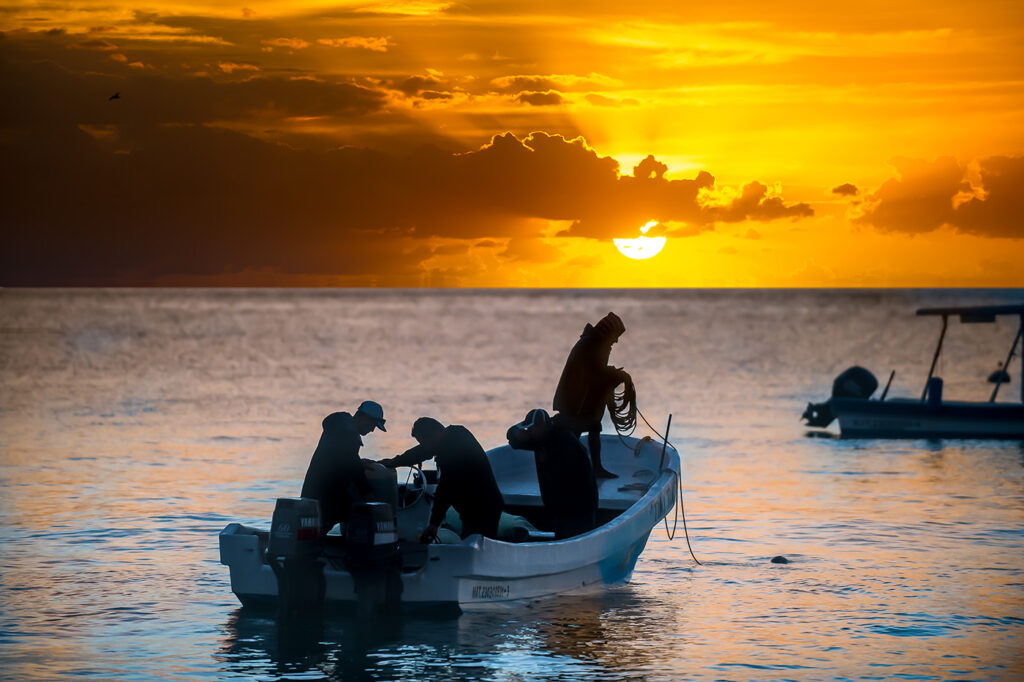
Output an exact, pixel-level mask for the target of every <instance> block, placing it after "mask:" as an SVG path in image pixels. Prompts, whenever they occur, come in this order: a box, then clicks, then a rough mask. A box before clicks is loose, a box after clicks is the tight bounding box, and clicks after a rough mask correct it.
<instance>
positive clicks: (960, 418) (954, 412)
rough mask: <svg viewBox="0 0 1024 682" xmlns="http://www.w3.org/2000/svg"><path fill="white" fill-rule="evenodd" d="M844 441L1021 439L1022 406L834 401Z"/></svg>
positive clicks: (833, 405)
mask: <svg viewBox="0 0 1024 682" xmlns="http://www.w3.org/2000/svg"><path fill="white" fill-rule="evenodd" d="M832 412H833V413H834V414H835V416H836V418H837V419H838V420H839V430H840V433H841V435H842V436H843V437H844V438H984V439H1005V440H1018V439H1024V405H1016V404H1007V403H970V402H952V401H951V402H944V403H942V404H940V405H934V406H933V405H929V404H928V403H927V402H923V401H917V400H899V399H894V400H888V401H879V400H864V399H858V398H833V399H832Z"/></svg>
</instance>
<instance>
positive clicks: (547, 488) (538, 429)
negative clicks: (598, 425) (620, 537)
mask: <svg viewBox="0 0 1024 682" xmlns="http://www.w3.org/2000/svg"><path fill="white" fill-rule="evenodd" d="M563 421H564V418H563V417H562V415H557V414H556V415H555V416H554V417H550V416H548V413H547V412H545V411H544V410H540V409H537V410H530V412H529V413H528V414H527V415H526V419H524V420H523V421H522V422H520V423H519V424H516V425H514V426H512V427H511V428H510V429H509V430H508V434H507V436H508V443H509V445H511V446H512V447H513V448H515V449H516V450H533V454H534V459H535V461H536V464H537V482H538V483H539V484H540V497H541V500H543V501H544V506H545V507H546V508H547V510H548V511H549V512H550V513H551V518H552V521H553V523H554V531H555V539H556V540H564V539H566V538H571V537H573V536H575V535H582V534H583V533H586V532H588V531H591V530H593V529H594V527H595V526H596V521H597V519H596V517H597V480H596V479H595V478H594V469H593V467H592V465H591V463H590V458H589V457H588V456H587V451H586V449H585V448H584V447H583V445H582V444H580V441H579V438H578V437H577V435H576V434H575V433H574V432H573V431H572V430H570V428H569V427H568V426H566V425H565V424H564V423H563Z"/></svg>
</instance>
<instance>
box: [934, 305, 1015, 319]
mask: <svg viewBox="0 0 1024 682" xmlns="http://www.w3.org/2000/svg"><path fill="white" fill-rule="evenodd" d="M917 314H918V315H942V316H943V317H947V316H950V315H959V316H960V321H961V322H964V323H970V322H995V321H996V317H997V316H999V315H1024V304H1018V305H978V306H959V307H953V308H921V309H919V310H918V311H917Z"/></svg>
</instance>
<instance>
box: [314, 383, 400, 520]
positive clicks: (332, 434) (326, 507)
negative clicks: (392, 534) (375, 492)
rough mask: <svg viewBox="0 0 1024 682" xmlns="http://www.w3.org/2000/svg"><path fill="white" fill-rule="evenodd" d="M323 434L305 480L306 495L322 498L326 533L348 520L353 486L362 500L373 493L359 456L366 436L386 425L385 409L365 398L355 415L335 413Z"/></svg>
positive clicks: (325, 420) (326, 424) (322, 518)
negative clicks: (335, 525)
mask: <svg viewBox="0 0 1024 682" xmlns="http://www.w3.org/2000/svg"><path fill="white" fill-rule="evenodd" d="M323 428H324V430H323V433H322V434H321V436H320V442H319V443H318V444H317V446H316V451H315V452H313V459H312V460H311V461H310V462H309V469H307V470H306V479H305V481H303V483H302V497H312V498H314V499H316V500H319V501H320V514H321V522H322V524H323V528H322V529H323V532H324V533H326V532H327V531H329V530H330V529H331V528H333V527H334V524H336V523H338V522H345V521H347V520H348V516H349V512H350V511H351V508H352V501H353V489H354V490H355V493H356V494H358V496H359V497H360V498H362V499H368V498H370V497H371V496H372V493H371V490H370V483H369V482H368V481H367V480H366V473H365V472H364V471H363V462H362V460H361V459H360V458H359V448H360V447H362V445H363V439H362V436H366V435H368V434H369V433H370V432H371V431H373V430H374V429H380V430H381V431H386V430H387V429H385V428H384V409H383V408H382V407H381V406H380V404H378V403H375V402H373V401H372V400H366V401H363V403H362V404H361V405H360V406H359V409H357V410H356V413H355V415H351V414H349V413H348V412H334V413H333V414H329V415H327V416H326V417H325V418H324V421H323Z"/></svg>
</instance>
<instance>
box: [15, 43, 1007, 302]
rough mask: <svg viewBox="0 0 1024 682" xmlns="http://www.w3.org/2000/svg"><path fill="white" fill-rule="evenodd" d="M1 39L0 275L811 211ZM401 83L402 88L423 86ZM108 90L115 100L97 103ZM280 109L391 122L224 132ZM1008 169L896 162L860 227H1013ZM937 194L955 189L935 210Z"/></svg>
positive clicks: (413, 267)
mask: <svg viewBox="0 0 1024 682" xmlns="http://www.w3.org/2000/svg"><path fill="white" fill-rule="evenodd" d="M10 43H11V41H10V40H9V39H8V38H5V37H3V36H0V98H2V101H3V102H4V107H3V108H0V187H2V189H0V227H2V241H0V284H3V285H54V284H68V285H74V284H87V285H104V284H110V285H118V284H147V283H152V282H156V281H162V280H163V281H167V280H168V278H170V279H173V281H191V282H195V283H202V282H205V281H217V280H216V278H217V277H220V276H224V275H230V274H231V273H238V272H257V273H258V272H274V273H278V274H280V275H283V276H285V277H287V276H289V275H295V276H306V275H312V276H316V275H344V276H347V277H350V278H352V281H359V282H365V281H378V282H381V283H413V284H414V283H416V282H417V281H418V280H417V279H416V278H417V277H418V276H420V275H422V274H423V271H422V268H421V263H422V262H423V261H424V260H425V259H427V258H430V257H431V256H434V255H449V256H451V255H458V254H459V253H461V252H462V249H461V247H460V246H459V245H448V246H445V247H436V246H431V245H430V244H431V242H430V241H429V240H428V238H430V237H446V238H452V239H462V240H467V242H466V246H467V247H468V246H469V244H476V245H477V248H484V247H481V246H479V245H480V244H489V246H488V247H487V248H500V246H501V245H504V248H505V250H504V251H503V252H501V254H502V255H503V256H504V258H505V259H506V260H516V261H529V262H543V261H550V260H552V259H553V258H556V257H559V254H560V252H559V251H558V249H557V247H551V246H550V245H547V244H545V242H543V241H540V240H539V239H538V232H537V230H538V225H537V222H536V220H537V219H541V220H558V221H565V222H566V223H567V225H568V227H567V228H566V229H565V230H564V231H563V232H562V236H574V237H583V238H590V239H608V238H610V237H612V236H622V235H623V233H624V232H626V231H628V230H629V229H630V226H639V225H642V224H643V223H644V222H646V221H649V220H658V221H661V222H663V223H672V224H673V225H676V226H680V227H676V228H675V230H676V234H680V235H683V234H694V233H697V232H700V231H702V230H706V229H711V228H712V227H713V226H714V225H715V224H716V223H724V222H739V221H744V220H759V221H767V220H775V219H780V218H790V219H796V218H802V217H806V216H810V215H812V214H813V211H812V209H811V207H810V206H808V205H807V204H802V203H796V204H793V203H786V202H785V201H784V200H783V199H782V198H781V197H777V196H769V192H768V189H767V187H766V186H765V185H764V184H762V183H759V182H751V183H749V184H747V185H746V186H745V187H743V189H742V193H741V194H740V195H739V196H738V197H736V198H735V199H734V200H732V201H730V202H729V203H727V204H724V205H720V204H713V203H709V202H708V201H707V198H706V196H705V195H706V194H707V193H708V192H709V191H710V190H712V189H713V188H714V178H713V176H712V175H711V174H710V173H708V172H706V171H701V172H700V173H697V174H696V175H695V177H693V178H692V179H674V180H670V179H667V178H666V177H665V176H666V173H667V171H668V168H667V166H665V164H663V163H661V162H659V161H657V159H655V158H654V157H653V156H651V157H648V158H647V159H644V160H643V161H642V162H641V163H640V164H638V165H637V166H636V167H635V168H634V169H632V171H631V173H629V172H624V171H625V169H620V167H619V164H618V162H617V161H615V160H614V159H612V158H610V157H602V156H600V155H599V154H598V153H597V152H596V151H594V150H593V149H590V148H589V147H588V146H587V145H586V144H585V143H584V142H583V141H582V140H568V139H566V138H564V137H561V136H558V135H550V134H546V133H534V134H532V135H530V136H528V137H516V136H515V135H512V134H510V133H506V134H502V135H498V136H496V137H494V138H493V139H492V140H491V142H490V143H489V144H487V145H485V146H484V147H482V148H480V149H477V150H474V151H469V152H463V153H459V152H457V151H453V149H455V147H454V146H453V145H452V144H450V141H445V140H443V139H441V138H439V137H438V136H437V135H436V133H433V132H432V131H429V130H427V129H426V128H424V127H422V124H417V122H416V121H415V120H414V119H410V118H408V115H407V114H403V113H401V112H397V113H396V112H395V111H392V110H390V109H389V107H388V97H389V95H388V92H391V91H393V85H391V84H385V85H384V86H382V87H381V88H374V87H373V86H372V84H368V83H367V82H363V83H358V82H354V81H339V82H322V81H313V80H293V79H292V77H291V76H289V75H288V74H271V75H267V74H257V75H255V76H253V77H249V76H248V75H247V76H246V77H245V78H237V77H232V76H231V74H230V73H229V74H226V75H225V74H214V76H216V77H213V76H198V75H193V76H187V77H183V76H178V77H171V76H166V75H160V74H159V73H157V72H152V71H149V70H145V69H137V70H136V71H138V72H135V71H132V70H129V69H128V67H125V66H123V65H121V66H118V65H116V64H114V65H113V66H110V67H109V68H107V67H102V64H105V63H107V62H109V61H110V60H109V57H108V55H109V53H110V52H111V50H110V49H108V46H106V45H93V46H88V47H92V48H93V49H78V48H75V49H74V50H72V49H70V48H61V49H64V50H65V53H66V54H72V53H74V54H75V55H85V57H76V58H81V59H88V60H93V61H91V62H89V63H88V64H87V65H86V66H82V67H81V68H70V67H69V66H68V65H67V64H64V63H62V62H61V60H60V59H56V58H54V57H53V55H48V54H45V53H31V54H29V53H25V52H22V53H17V52H16V51H15V50H13V49H12V47H11V44H10ZM54 54H56V53H54ZM58 56H59V55H58ZM103 60H106V61H103ZM101 67H102V68H101ZM105 69H106V70H105ZM111 69H120V71H111ZM403 83H405V84H406V85H407V89H408V90H410V91H414V92H417V93H422V92H427V91H428V90H426V89H425V88H428V87H429V86H430V84H429V83H427V82H426V81H424V82H422V83H421V82H418V81H417V82H413V81H412V80H411V79H408V80H407V81H403ZM389 86H390V87H389ZM113 91H121V92H122V98H121V99H120V100H117V101H114V102H110V101H108V100H107V97H108V96H109V95H110V94H111V93H112V92H113ZM289 117H321V118H322V119H323V120H324V121H326V122H328V123H331V124H334V125H339V126H344V125H351V126H352V127H353V128H356V129H358V127H359V126H360V125H364V124H365V126H366V129H374V128H376V129H383V130H392V129H393V130H399V131H402V132H401V133H399V134H396V135H391V134H388V137H389V138H390V139H391V142H392V145H391V146H388V147H383V146H382V145H378V144H376V141H377V140H376V139H374V140H373V142H367V140H368V139H370V138H367V137H361V138H358V139H355V140H353V144H352V145H350V146H344V147H341V148H337V147H336V143H335V146H334V148H330V147H331V146H332V145H328V144H325V143H320V144H318V145H310V146H313V147H315V148H313V149H309V148H303V147H302V145H296V146H286V145H284V144H279V143H275V142H272V141H268V139H260V137H256V136H253V135H251V134H245V133H243V132H239V130H245V131H247V132H250V133H253V132H255V133H256V134H257V135H260V134H261V133H272V132H273V129H274V127H275V126H276V125H278V124H280V123H282V122H284V121H285V120H286V119H288V118H289ZM403 117H404V118H403ZM417 125H420V126H421V127H417ZM232 127H235V128H238V130H232V129H231V128H232ZM261 136H262V135H261ZM269 137H270V138H273V136H269ZM273 139H278V140H280V139H287V138H282V137H280V136H278V137H277V138H273ZM395 139H401V140H402V142H401V144H394V140H395ZM424 142H429V143H430V144H423V143H424ZM371 147H372V148H371ZM1022 164H1024V161H1022V159H1020V158H1003V157H999V158H992V159H986V160H984V161H983V162H982V164H981V174H980V182H981V184H982V185H983V190H984V192H982V193H978V192H975V195H974V196H973V198H971V197H967V198H964V197H966V195H965V194H964V191H965V188H966V189H971V188H970V187H969V185H965V171H964V168H963V167H961V166H959V165H958V164H957V163H956V162H955V161H952V160H939V161H937V162H935V163H934V164H928V163H925V162H911V161H905V162H900V164H898V165H897V167H898V170H899V171H900V175H901V177H900V178H899V179H894V180H891V181H889V182H887V183H885V184H884V185H882V187H880V188H879V189H878V190H877V191H876V192H875V193H873V194H870V195H869V196H867V197H866V198H865V206H866V212H865V214H864V216H863V217H862V218H861V219H860V220H861V221H862V222H863V223H865V224H870V225H875V226H877V227H880V228H882V229H887V230H901V231H908V232H921V231H927V230H930V229H934V228H936V227H938V226H939V225H941V224H947V223H948V224H952V225H954V226H956V227H957V228H958V229H961V230H963V231H965V232H971V233H976V234H985V235H989V236H1000V237H1021V236H1024V235H1022V233H1021V227H1020V223H1017V222H1015V221H1014V219H1015V217H1019V215H1021V196H1022V193H1021V192H1020V187H1021V180H1022V177H1024V166H1022ZM837 189H838V188H837ZM975 189H980V188H975ZM955 197H961V198H962V199H963V200H962V201H958V203H957V204H956V205H955V206H954V198H955ZM662 229H664V228H662ZM468 240H472V241H468ZM275 281H281V280H275Z"/></svg>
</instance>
